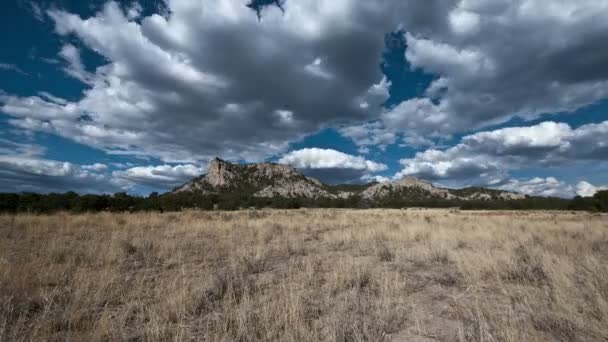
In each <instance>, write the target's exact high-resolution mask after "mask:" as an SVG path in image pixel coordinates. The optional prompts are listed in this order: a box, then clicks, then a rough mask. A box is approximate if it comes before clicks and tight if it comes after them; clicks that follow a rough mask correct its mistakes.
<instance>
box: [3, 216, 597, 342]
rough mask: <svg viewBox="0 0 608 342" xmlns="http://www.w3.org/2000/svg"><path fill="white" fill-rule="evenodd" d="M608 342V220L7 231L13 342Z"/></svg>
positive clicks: (401, 220) (191, 221)
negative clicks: (47, 341)
mask: <svg viewBox="0 0 608 342" xmlns="http://www.w3.org/2000/svg"><path fill="white" fill-rule="evenodd" d="M607 339H608V217H607V216H602V215H591V214H570V213H550V212H535V213H530V212H525V213H524V212H458V211H448V210H360V211H357V210H294V211H278V210H268V211H266V210H264V211H240V212H197V211H189V212H183V213H165V214H159V213H137V214H126V213H125V214H110V213H99V214H87V215H69V214H56V215H48V216H33V215H16V216H11V215H4V216H0V341H13V340H51V341H52V340H56V341H64V340H68V341H117V340H128V341H168V340H172V341H189V340H203V341H264V340H267V341H268V340H271V341H389V340H393V341H434V340H439V341H605V340H607Z"/></svg>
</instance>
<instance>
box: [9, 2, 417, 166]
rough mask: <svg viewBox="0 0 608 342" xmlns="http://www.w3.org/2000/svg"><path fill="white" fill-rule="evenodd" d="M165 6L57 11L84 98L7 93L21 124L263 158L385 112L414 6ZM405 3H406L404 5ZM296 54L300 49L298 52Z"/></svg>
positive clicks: (159, 153)
mask: <svg viewBox="0 0 608 342" xmlns="http://www.w3.org/2000/svg"><path fill="white" fill-rule="evenodd" d="M166 5H167V8H168V11H167V13H166V14H164V15H159V14H153V15H149V16H142V14H141V11H140V10H138V9H137V8H134V9H130V10H128V11H127V13H125V12H124V11H123V9H122V8H121V6H120V5H118V4H117V3H116V2H112V1H111V2H108V3H107V4H106V5H105V6H104V7H103V8H102V9H101V10H100V11H99V12H98V13H97V14H96V15H94V16H92V17H88V18H83V17H80V16H79V15H76V14H73V13H68V12H66V11H62V10H58V9H52V10H50V11H48V12H47V14H48V15H49V16H50V18H52V20H53V22H54V23H55V31H56V33H57V34H58V35H59V36H61V37H64V38H65V39H66V40H68V39H69V40H70V41H74V40H77V41H78V46H82V47H83V48H88V49H90V50H92V51H94V52H96V53H97V54H99V55H101V56H102V57H103V58H104V59H105V60H106V61H107V62H108V63H107V64H106V65H102V66H101V67H98V68H97V69H96V70H95V71H89V70H86V68H85V67H84V65H83V63H82V61H81V60H80V57H79V51H78V49H77V48H76V47H75V45H72V44H65V45H64V46H63V48H62V49H61V51H60V52H59V55H60V56H61V57H62V58H63V59H64V60H66V61H67V67H66V72H68V74H70V75H71V76H73V77H76V78H78V79H81V80H82V81H84V82H85V83H86V84H87V89H86V90H85V91H84V94H83V97H82V98H81V99H80V100H78V101H69V100H67V99H66V101H65V102H63V103H61V102H60V101H55V100H53V99H49V98H42V97H27V98H24V97H17V96H9V97H8V98H7V99H5V100H4V101H2V102H3V105H2V106H1V107H0V109H1V111H2V112H5V113H7V114H9V115H11V116H12V117H13V119H12V120H11V121H10V123H11V124H13V125H15V126H17V127H19V128H22V129H26V130H34V131H43V132H48V133H53V134H58V135H61V136H63V137H66V138H69V139H73V140H75V141H77V142H79V143H82V144H86V145H89V146H93V147H95V148H99V149H103V150H106V151H110V152H113V153H116V152H118V153H133V154H143V155H148V156H153V157H158V158H160V159H162V160H164V161H166V162H180V161H181V162H193V161H200V160H205V159H209V158H210V157H213V156H216V155H220V156H222V157H224V158H229V159H245V160H259V159H263V157H266V156H270V155H276V154H277V153H282V152H284V151H285V150H286V149H287V146H288V143H289V141H292V140H296V139H299V138H301V137H302V136H303V135H306V134H309V133H312V132H315V131H317V130H318V129H319V128H321V127H326V126H327V125H330V124H332V123H337V122H340V123H344V122H359V121H366V120H368V119H370V118H373V117H374V116H377V114H378V113H379V111H380V109H381V105H382V103H383V102H384V101H385V100H386V99H387V97H388V83H387V81H386V79H385V78H384V75H383V74H382V72H381V70H380V68H379V67H378V65H379V63H380V60H381V55H382V50H383V45H384V42H383V37H384V35H385V34H386V33H387V32H391V31H394V30H396V29H398V28H399V25H400V23H401V21H402V20H401V18H400V15H399V14H398V13H405V11H401V9H403V8H404V7H405V4H402V3H401V2H391V3H387V4H374V5H373V6H370V5H369V4H365V3H364V2H361V1H356V0H344V1H333V2H319V1H314V0H305V1H286V2H285V4H284V12H283V11H281V10H279V9H278V8H276V6H275V7H272V6H271V7H267V8H265V9H264V11H263V12H262V16H263V18H262V20H258V18H257V16H256V14H255V12H254V11H252V10H251V9H250V8H248V7H247V6H245V2H244V1H242V0H221V1H198V0H169V1H167V2H166ZM397 9H399V11H397ZM296 51H297V53H295V52H296Z"/></svg>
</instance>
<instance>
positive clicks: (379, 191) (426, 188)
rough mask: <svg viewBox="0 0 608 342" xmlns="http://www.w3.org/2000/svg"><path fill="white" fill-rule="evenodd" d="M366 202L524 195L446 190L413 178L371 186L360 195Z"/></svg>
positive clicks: (492, 191)
mask: <svg viewBox="0 0 608 342" xmlns="http://www.w3.org/2000/svg"><path fill="white" fill-rule="evenodd" d="M361 197H363V198H365V199H368V200H381V199H385V198H387V197H407V198H410V199H413V200H420V199H429V198H435V199H442V200H462V201H473V200H514V199H524V198H526V196H525V195H522V194H517V193H514V192H508V191H501V190H491V189H484V188H465V189H446V188H439V187H436V186H434V185H432V184H431V183H427V182H425V181H422V180H420V179H417V178H414V177H405V178H403V179H401V180H398V181H393V182H386V183H380V184H376V185H373V186H371V187H369V188H367V189H366V190H364V191H363V192H362V193H361Z"/></svg>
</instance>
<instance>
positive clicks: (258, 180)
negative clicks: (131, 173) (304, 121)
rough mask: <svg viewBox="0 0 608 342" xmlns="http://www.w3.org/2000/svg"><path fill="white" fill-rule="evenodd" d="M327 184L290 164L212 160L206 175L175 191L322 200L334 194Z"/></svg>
mask: <svg viewBox="0 0 608 342" xmlns="http://www.w3.org/2000/svg"><path fill="white" fill-rule="evenodd" d="M324 187H325V185H324V184H323V183H321V182H319V181H318V180H316V179H313V178H309V177H306V176H304V175H303V174H301V173H300V172H298V171H297V170H296V169H294V168H293V167H291V166H289V165H283V164H275V163H259V164H245V165H240V164H233V163H229V162H227V161H224V160H221V159H218V158H216V159H214V160H212V161H211V162H210V163H209V165H208V167H207V174H206V175H204V176H202V177H199V178H197V179H194V180H193V181H191V182H188V183H186V184H184V185H182V186H181V187H179V188H177V189H175V190H174V192H183V191H200V192H203V193H220V192H226V191H239V192H241V193H243V194H251V195H252V196H255V197H275V196H282V197H302V198H311V199H315V198H320V197H333V196H334V195H333V194H331V193H330V192H328V191H327V190H325V189H324Z"/></svg>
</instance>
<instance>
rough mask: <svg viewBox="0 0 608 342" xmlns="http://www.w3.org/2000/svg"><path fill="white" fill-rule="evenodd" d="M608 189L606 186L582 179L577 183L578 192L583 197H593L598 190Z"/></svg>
mask: <svg viewBox="0 0 608 342" xmlns="http://www.w3.org/2000/svg"><path fill="white" fill-rule="evenodd" d="M602 190H608V187H606V186H595V185H593V184H591V183H589V182H585V181H581V182H579V183H578V184H577V185H576V194H577V195H579V196H581V197H592V196H593V195H595V193H596V192H598V191H602Z"/></svg>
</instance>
